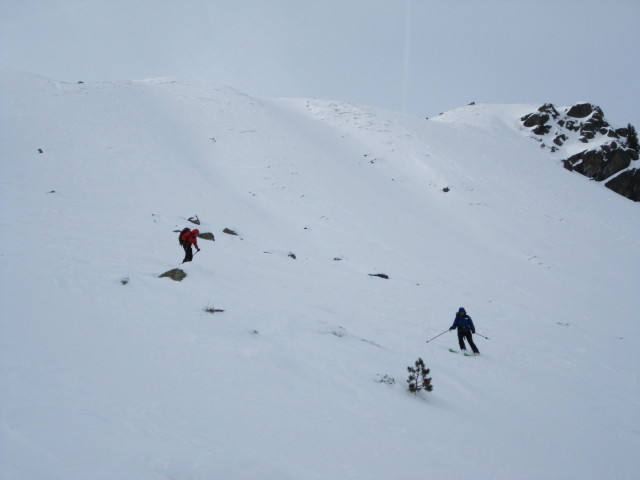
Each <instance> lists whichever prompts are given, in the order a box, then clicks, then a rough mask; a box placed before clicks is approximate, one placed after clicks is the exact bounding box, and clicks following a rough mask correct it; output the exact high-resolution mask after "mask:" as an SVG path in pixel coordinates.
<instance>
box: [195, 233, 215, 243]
mask: <svg viewBox="0 0 640 480" xmlns="http://www.w3.org/2000/svg"><path fill="white" fill-rule="evenodd" d="M196 237H198V238H201V239H203V240H211V241H213V242H215V241H216V237H214V235H213V233H211V232H203V233H199V234H198V235H196Z"/></svg>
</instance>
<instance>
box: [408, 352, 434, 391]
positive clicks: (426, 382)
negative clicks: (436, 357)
mask: <svg viewBox="0 0 640 480" xmlns="http://www.w3.org/2000/svg"><path fill="white" fill-rule="evenodd" d="M407 370H408V372H409V378H408V379H407V383H408V384H409V391H410V392H411V393H416V394H417V393H419V392H420V390H426V391H427V392H430V391H432V390H433V385H431V379H430V378H428V377H427V375H429V369H428V368H426V367H425V366H424V361H423V360H422V359H421V358H418V360H416V363H415V367H407Z"/></svg>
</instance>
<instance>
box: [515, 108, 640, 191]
mask: <svg viewBox="0 0 640 480" xmlns="http://www.w3.org/2000/svg"><path fill="white" fill-rule="evenodd" d="M520 120H521V122H522V124H523V126H524V127H525V128H526V129H528V130H529V131H530V134H531V135H532V136H533V137H534V138H535V139H536V140H538V141H539V142H540V146H541V147H542V148H549V149H550V150H551V152H554V153H559V154H561V155H563V156H564V157H565V158H564V159H563V160H562V163H563V165H564V167H565V168H566V169H567V170H570V171H575V172H578V173H580V174H582V175H584V176H586V177H588V178H590V179H592V180H595V181H597V182H605V186H606V187H607V188H609V189H611V190H613V191H614V192H616V193H618V194H620V195H623V196H624V197H627V198H629V199H631V200H633V201H636V202H639V201H640V164H639V163H638V159H639V155H638V150H639V148H638V136H637V133H636V130H635V128H634V127H633V126H632V125H630V124H629V125H628V126H627V127H625V128H613V127H612V126H611V125H610V124H609V123H608V122H607V121H606V119H605V117H604V113H603V112H602V109H601V108H600V107H598V106H594V105H592V104H590V103H579V104H576V105H573V106H570V107H562V108H556V107H555V106H554V105H552V104H550V103H545V104H544V105H542V106H541V107H540V108H539V109H538V110H537V112H532V113H529V114H527V115H525V116H523V117H522V118H521V119H520Z"/></svg>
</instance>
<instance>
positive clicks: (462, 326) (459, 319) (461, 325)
mask: <svg viewBox="0 0 640 480" xmlns="http://www.w3.org/2000/svg"><path fill="white" fill-rule="evenodd" d="M456 327H457V328H458V331H459V332H460V331H461V332H468V331H469V330H471V333H476V327H475V326H474V325H473V320H471V317H470V316H469V315H467V314H466V313H465V314H462V315H461V314H460V313H458V314H457V315H456V318H455V319H454V320H453V325H451V328H450V329H449V330H451V329H454V328H456Z"/></svg>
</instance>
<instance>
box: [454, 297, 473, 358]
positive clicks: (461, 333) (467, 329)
mask: <svg viewBox="0 0 640 480" xmlns="http://www.w3.org/2000/svg"><path fill="white" fill-rule="evenodd" d="M454 328H457V329H458V343H459V344H460V349H461V350H462V351H465V350H466V349H467V347H466V346H465V344H464V339H465V338H466V339H467V342H469V345H470V346H471V350H473V353H475V354H476V355H480V352H479V351H478V347H476V344H475V343H473V338H472V336H471V335H472V334H474V333H476V327H475V326H474V325H473V320H471V317H470V316H469V315H467V312H466V311H465V309H464V308H462V307H460V310H458V313H456V318H455V319H454V320H453V325H451V328H450V329H449V331H451V330H453V329H454Z"/></svg>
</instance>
